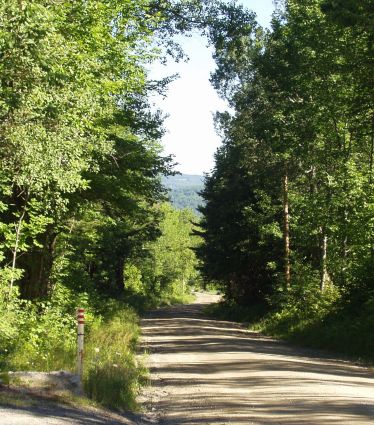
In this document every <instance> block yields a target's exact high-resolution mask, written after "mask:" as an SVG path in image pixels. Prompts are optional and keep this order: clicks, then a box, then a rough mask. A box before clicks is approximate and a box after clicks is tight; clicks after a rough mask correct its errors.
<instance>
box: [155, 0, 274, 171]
mask: <svg viewBox="0 0 374 425" xmlns="http://www.w3.org/2000/svg"><path fill="white" fill-rule="evenodd" d="M238 3H241V4H243V5H244V6H246V7H247V8H248V9H251V10H253V11H254V12H255V13H256V15H257V20H258V22H259V23H260V25H262V26H269V22H270V19H271V14H272V12H273V10H274V6H273V0H240V1H238ZM178 41H179V42H180V43H181V45H182V47H183V50H184V51H185V52H186V53H187V55H188V57H189V61H188V62H187V63H185V62H181V63H173V62H168V64H167V65H166V66H165V65H161V64H155V65H154V66H152V69H151V74H150V75H151V78H154V79H157V78H162V77H166V76H168V75H172V74H175V73H178V74H179V78H178V79H177V80H176V81H173V82H172V83H171V84H170V85H169V89H168V92H167V97H166V98H165V99H162V98H161V97H155V98H154V99H153V100H154V102H155V105H156V107H158V108H160V109H161V110H162V111H163V112H164V114H167V115H168V117H167V118H166V120H165V122H164V127H165V129H166V134H165V136H164V137H163V140H162V143H163V146H164V154H167V155H169V154H173V155H174V159H175V161H176V162H177V163H178V165H177V167H176V169H177V170H178V171H180V172H182V173H185V174H199V175H202V174H203V173H208V172H209V171H210V170H211V169H212V167H213V164H214V159H213V155H214V152H215V151H216V149H217V147H218V146H219V145H220V138H219V137H218V135H217V134H216V133H215V130H214V123H213V114H214V113H215V112H216V111H224V110H226V109H227V106H226V103H225V102H224V101H223V100H222V99H220V98H219V97H218V95H217V94H216V92H215V90H214V89H213V87H212V86H211V84H210V82H209V78H210V74H211V72H212V71H214V68H215V64H214V61H213V59H212V50H211V49H210V48H208V47H207V42H206V40H205V39H204V38H202V37H201V36H199V35H198V34H194V35H193V36H192V37H189V38H187V37H179V38H178Z"/></svg>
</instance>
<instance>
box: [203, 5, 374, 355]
mask: <svg viewBox="0 0 374 425" xmlns="http://www.w3.org/2000/svg"><path fill="white" fill-rule="evenodd" d="M246 18H249V19H247V20H245V19H246ZM236 19H240V17H239V15H237V16H236ZM373 19H374V10H373V3H372V2H369V1H365V0H363V1H361V0H360V1H351V0H340V1H332V0H289V1H285V2H282V4H280V5H279V7H278V9H277V11H276V13H275V15H274V17H273V20H272V26H271V30H270V31H266V30H264V29H262V28H260V27H259V26H258V25H257V23H256V22H255V20H254V18H253V17H252V18H251V17H248V16H247V17H244V16H243V17H242V21H241V22H242V26H240V25H237V27H236V28H235V29H233V31H232V32H231V34H230V36H229V37H223V36H222V35H221V34H220V33H217V34H216V33H213V34H212V38H213V43H214V45H215V55H214V57H215V60H216V63H217V69H216V71H215V73H214V75H213V76H212V83H213V85H214V86H215V88H216V89H217V90H218V92H219V93H220V94H221V95H222V96H223V98H225V99H226V100H227V101H228V102H229V105H230V107H231V109H232V110H233V113H220V114H217V115H216V124H217V126H218V127H219V129H220V132H221V134H222V135H223V144H222V146H221V147H220V148H219V149H218V151H217V153H216V156H215V168H214V171H213V173H212V174H211V175H210V176H209V177H208V178H207V179H206V184H205V189H204V190H203V193H202V196H203V199H204V200H205V202H206V205H205V206H204V207H202V208H201V212H202V214H203V219H202V232H201V236H202V237H203V239H204V243H203V245H202V247H201V248H200V249H199V250H198V252H199V256H200V258H201V260H202V262H203V265H202V271H203V274H204V276H205V278H206V279H209V280H213V281H216V282H217V283H218V284H219V285H220V286H221V287H222V288H223V290H224V292H225V294H226V297H227V299H228V300H231V302H232V303H233V306H234V307H233V309H234V310H235V309H236V310H238V309H240V308H241V307H239V306H251V311H252V313H253V314H254V312H256V311H257V312H260V311H262V313H264V312H265V313H266V312H268V313H269V312H270V313H271V314H270V315H268V316H267V318H266V319H263V322H262V324H261V325H260V327H262V328H263V329H264V330H267V331H268V332H270V333H272V334H278V335H281V336H286V337H297V338H299V339H303V340H305V341H308V340H309V342H312V343H314V344H321V345H326V346H329V347H330V348H334V349H337V348H339V349H342V350H344V351H347V352H351V353H355V354H356V355H363V354H364V353H365V354H366V355H367V356H372V352H373V349H374V332H373V329H374V185H373V177H374V176H373V173H374V170H373V155H374V109H373V99H374V97H373V94H374V93H373V88H374V85H373V75H374V45H373V43H374V32H373V29H374V25H373V24H374V20H373ZM244 22H245V25H244V24H243V23H244ZM243 25H244V26H245V29H246V30H245V32H242V28H243ZM235 306H236V307H235ZM260 316H261V315H260Z"/></svg>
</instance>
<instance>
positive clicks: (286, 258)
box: [283, 166, 291, 289]
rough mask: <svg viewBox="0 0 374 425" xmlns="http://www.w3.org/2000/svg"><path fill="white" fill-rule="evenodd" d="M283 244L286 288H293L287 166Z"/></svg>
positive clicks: (286, 173)
mask: <svg viewBox="0 0 374 425" xmlns="http://www.w3.org/2000/svg"><path fill="white" fill-rule="evenodd" d="M283 219H284V223H283V242H284V280H285V284H286V288H287V289H289V288H290V286H291V261H290V254H291V250H290V214H289V200H288V172H287V166H286V167H285V173H284V177H283Z"/></svg>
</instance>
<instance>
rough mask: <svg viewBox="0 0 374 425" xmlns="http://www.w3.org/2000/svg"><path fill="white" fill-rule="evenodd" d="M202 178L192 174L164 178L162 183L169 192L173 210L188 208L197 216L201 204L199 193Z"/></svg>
mask: <svg viewBox="0 0 374 425" xmlns="http://www.w3.org/2000/svg"><path fill="white" fill-rule="evenodd" d="M203 180H204V179H203V177H202V176H199V175H194V174H181V175H179V174H177V175H174V176H169V177H165V178H164V179H163V180H162V182H163V184H164V186H165V187H166V188H167V189H168V191H169V198H170V202H171V203H172V204H173V206H174V207H175V208H178V209H184V208H188V209H191V210H193V211H194V212H195V213H197V214H199V211H198V208H199V206H201V205H202V204H203V199H202V197H201V196H200V192H201V191H202V189H203V186H204V183H203Z"/></svg>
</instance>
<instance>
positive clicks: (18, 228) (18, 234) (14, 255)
mask: <svg viewBox="0 0 374 425" xmlns="http://www.w3.org/2000/svg"><path fill="white" fill-rule="evenodd" d="M25 214H26V204H25V206H24V208H23V211H22V213H21V215H20V217H19V219H18V222H17V224H16V240H15V243H14V248H13V253H12V269H11V271H12V274H11V278H10V283H9V294H8V297H9V298H10V297H11V295H12V290H13V285H14V280H15V270H16V262H17V255H18V247H19V241H20V237H21V230H22V225H23V219H24V218H25Z"/></svg>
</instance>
